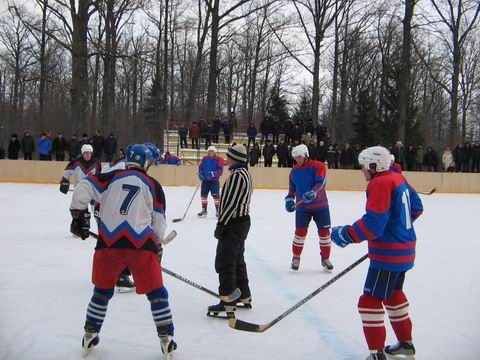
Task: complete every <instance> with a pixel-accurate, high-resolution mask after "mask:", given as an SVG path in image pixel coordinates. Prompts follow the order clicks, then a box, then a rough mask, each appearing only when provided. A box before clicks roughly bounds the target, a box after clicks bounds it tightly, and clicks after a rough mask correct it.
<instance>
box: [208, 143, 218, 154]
mask: <svg viewBox="0 0 480 360" xmlns="http://www.w3.org/2000/svg"><path fill="white" fill-rule="evenodd" d="M207 150H208V151H213V152H214V153H216V152H217V148H216V147H215V146H213V145H210V146H209V147H208V149H207Z"/></svg>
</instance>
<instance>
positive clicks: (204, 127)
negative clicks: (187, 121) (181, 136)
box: [198, 117, 207, 141]
mask: <svg viewBox="0 0 480 360" xmlns="http://www.w3.org/2000/svg"><path fill="white" fill-rule="evenodd" d="M198 127H199V128H200V139H203V141H205V133H206V130H207V124H206V123H205V121H204V120H203V117H201V118H200V120H199V121H198Z"/></svg>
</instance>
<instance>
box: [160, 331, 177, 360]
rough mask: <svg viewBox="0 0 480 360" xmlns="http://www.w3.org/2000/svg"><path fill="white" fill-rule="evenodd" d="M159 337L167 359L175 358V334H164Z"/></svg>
mask: <svg viewBox="0 0 480 360" xmlns="http://www.w3.org/2000/svg"><path fill="white" fill-rule="evenodd" d="M159 338H160V346H161V347H162V353H163V355H164V358H165V360H171V359H173V352H174V351H175V350H177V343H176V342H175V341H173V336H170V335H162V336H159Z"/></svg>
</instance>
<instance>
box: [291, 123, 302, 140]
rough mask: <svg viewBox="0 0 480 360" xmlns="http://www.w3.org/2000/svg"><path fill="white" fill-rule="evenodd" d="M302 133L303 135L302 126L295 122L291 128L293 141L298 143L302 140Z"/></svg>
mask: <svg viewBox="0 0 480 360" xmlns="http://www.w3.org/2000/svg"><path fill="white" fill-rule="evenodd" d="M302 135H303V128H302V127H300V126H299V125H298V122H297V124H295V127H294V129H293V139H294V140H295V142H297V143H299V144H300V143H301V142H302Z"/></svg>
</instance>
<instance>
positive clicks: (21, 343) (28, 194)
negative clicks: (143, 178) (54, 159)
mask: <svg viewBox="0 0 480 360" xmlns="http://www.w3.org/2000/svg"><path fill="white" fill-rule="evenodd" d="M193 191H194V189H193V188H189V187H168V188H165V193H166V198H167V217H168V222H169V230H171V229H176V230H177V232H178V237H177V238H176V239H175V240H174V241H173V242H172V243H170V244H169V245H168V246H166V248H165V251H164V255H163V266H165V267H166V268H168V269H170V270H172V271H174V272H176V273H178V274H179V275H182V276H184V277H186V278H189V279H191V280H193V281H195V282H197V283H199V284H201V285H203V286H205V287H207V288H209V289H212V290H214V291H216V290H217V286H218V283H217V275H216V273H215V270H214V257H215V248H216V240H215V239H214V238H213V235H212V234H213V230H214V227H215V223H216V219H215V218H214V213H215V212H214V209H213V201H212V199H210V200H209V209H210V211H209V214H208V217H207V218H205V219H198V218H197V217H196V213H197V212H198V211H199V210H200V199H199V198H198V199H196V200H195V201H194V203H193V204H192V207H191V209H190V211H189V213H188V215H187V218H186V219H185V221H183V222H180V223H177V224H173V223H172V222H171V220H172V219H173V218H177V217H181V216H182V215H183V213H184V211H185V208H186V206H187V204H188V202H189V200H190V197H191V195H192V194H193ZM285 193H286V192H285V191H280V190H256V191H255V192H254V195H253V199H252V211H251V214H252V228H251V230H250V234H249V237H248V240H247V243H246V254H245V257H246V261H247V265H248V271H249V276H250V282H251V288H252V295H253V301H254V302H253V306H254V307H253V310H250V311H248V310H238V311H237V317H238V318H239V319H242V320H246V321H250V322H255V323H267V322H269V321H271V320H272V319H274V318H275V317H277V316H278V315H280V314H281V313H282V312H284V311H285V310H286V309H288V308H289V307H290V306H292V305H293V304H295V303H296V302H297V301H299V300H301V299H302V298H303V297H305V296H307V295H308V294H309V293H311V292H312V291H313V290H315V289H316V288H318V287H319V286H321V285H322V284H323V283H325V282H326V281H328V280H329V279H330V278H331V277H332V276H334V275H335V274H336V273H338V272H339V271H340V270H341V269H343V268H345V267H347V266H348V265H350V264H351V263H352V262H354V261H355V260H356V259H358V258H360V257H361V256H362V255H363V254H364V252H365V251H366V244H361V245H351V246H349V247H347V248H345V249H340V248H338V247H336V246H335V245H333V248H332V257H331V259H332V262H333V264H334V265H335V270H334V272H333V274H328V273H325V272H323V271H322V268H321V265H320V256H319V250H318V240H317V236H316V231H314V229H315V228H311V230H312V231H311V232H310V233H309V235H308V237H307V241H306V244H305V249H304V252H303V256H302V261H301V264H300V270H299V271H298V272H292V271H291V270H290V269H289V265H290V260H291V240H292V237H293V230H294V215H293V214H288V213H286V212H285V210H284V205H283V198H284V196H285ZM71 196H72V193H69V194H68V195H66V196H65V195H63V194H61V193H60V192H59V191H58V186H55V185H30V184H5V183H4V184H0V219H1V231H0V245H1V247H0V252H1V254H2V257H1V260H0V274H1V280H0V296H1V297H0V299H1V300H0V359H21V360H26V359H35V360H39V359H49V360H51V359H68V360H69V359H80V358H81V356H82V349H81V345H80V344H81V338H82V335H83V324H84V318H85V311H86V308H87V304H88V302H89V299H90V297H91V294H92V289H93V287H92V284H91V282H90V272H91V263H92V255H93V248H94V246H95V241H94V240H93V239H91V238H90V239H87V240H86V241H81V240H79V239H75V238H72V236H71V235H70V234H69V224H70V213H69V211H68V207H69V204H70V197H71ZM328 196H329V200H330V206H331V215H332V223H333V224H334V225H342V224H345V223H351V222H352V221H354V220H356V219H357V218H358V217H359V216H360V215H361V214H362V211H363V208H364V206H365V195H364V194H363V193H361V192H329V194H328ZM422 200H423V202H424V207H425V213H424V215H423V216H422V217H421V218H420V219H419V220H418V222H417V223H415V227H416V231H417V236H418V246H417V262H416V266H415V267H414V269H413V270H411V271H410V272H408V274H407V278H406V284H405V292H406V294H407V296H408V297H409V299H410V304H411V307H410V309H411V317H412V319H413V323H414V341H415V346H416V348H417V357H416V358H417V359H420V360H426V359H435V360H436V359H456V360H461V359H479V358H480V355H479V354H480V351H479V350H480V325H479V324H480V305H479V304H480V285H479V281H478V279H479V274H480V265H479V261H478V257H479V255H480V237H479V236H478V226H479V223H480V216H479V215H480V196H479V195H449V194H434V195H432V196H422ZM92 223H93V221H92ZM312 225H313V223H312ZM367 266H368V264H367V262H365V263H363V264H362V265H360V266H359V267H357V268H356V269H354V270H353V271H351V272H350V273H349V274H347V275H346V276H345V277H343V278H342V279H340V280H339V281H337V282H336V283H334V284H333V285H332V286H330V287H329V288H327V289H326V290H325V291H323V292H321V293H320V294H319V295H317V296H316V297H314V298H313V299H312V300H310V301H309V302H308V303H306V304H305V305H303V306H302V307H300V308H299V309H298V310H296V311H295V312H293V313H292V314H290V315H289V316H287V317H286V318H285V319H283V320H282V321H280V322H279V323H278V324H277V325H275V326H274V327H272V328H271V329H269V330H268V331H267V332H265V333H263V334H254V333H245V332H240V331H236V330H233V329H230V328H229V327H228V325H227V323H226V322H225V321H224V320H219V319H212V318H208V317H207V316H205V314H206V308H207V306H208V305H210V304H213V303H215V302H216V299H215V298H213V297H211V296H210V295H208V294H206V293H204V292H202V291H200V290H198V289H196V288H194V287H192V286H189V285H187V284H185V283H183V282H181V281H179V280H177V279H175V278H172V277H170V276H168V275H166V274H164V282H165V285H166V286H167V288H168V291H169V293H170V305H171V308H172V311H173V315H174V321H175V328H176V336H175V337H176V340H177V342H178V346H179V348H178V351H177V352H176V354H175V359H176V360H187V359H201V360H203V359H208V360H223V359H225V360H227V359H228V360H237V359H238V360H254V359H262V360H266V359H268V360H277V359H278V360H280V359H282V360H283V359H290V360H292V359H295V360H297V359H298V360H299V359H309V360H310V359H327V360H330V359H332V360H336V359H344V360H346V359H352V360H353V359H364V358H365V357H366V356H367V354H368V350H367V347H366V344H365V341H364V338H363V332H362V328H361V323H360V319H359V316H358V314H357V309H356V306H357V301H358V297H359V295H361V293H362V287H363V282H364V278H365V275H366V270H367ZM387 333H388V335H387V343H391V342H394V341H395V340H394V335H393V332H392V330H391V328H390V326H389V325H387ZM88 358H89V359H115V360H120V359H138V360H142V359H162V354H161V350H160V345H159V343H158V339H157V337H156V331H155V327H154V324H153V321H152V319H151V314H150V309H149V303H148V302H147V299H146V297H145V296H138V295H136V294H134V293H128V294H115V296H114V297H113V299H112V300H111V301H110V305H109V309H108V314H107V318H106V320H105V323H104V326H103V329H102V333H101V341H100V344H99V346H98V347H97V348H95V350H94V351H93V352H92V353H91V354H90V355H89V357H88Z"/></svg>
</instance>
